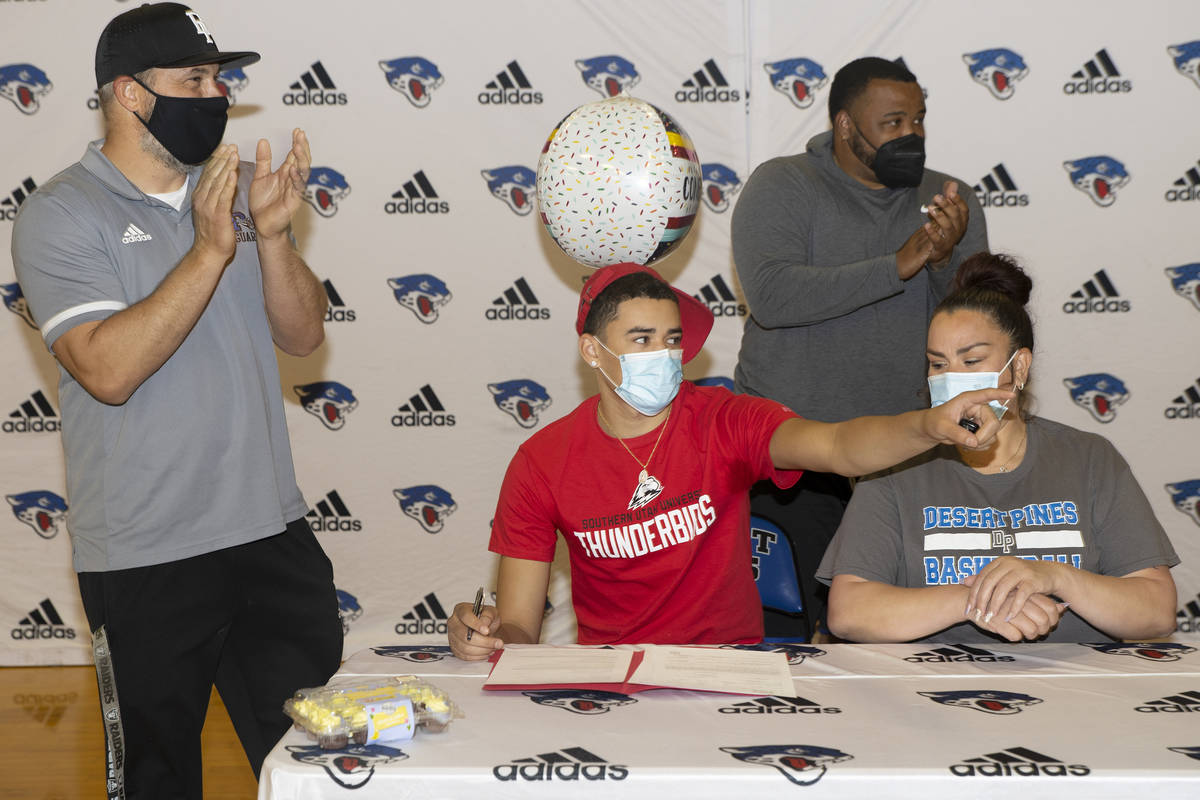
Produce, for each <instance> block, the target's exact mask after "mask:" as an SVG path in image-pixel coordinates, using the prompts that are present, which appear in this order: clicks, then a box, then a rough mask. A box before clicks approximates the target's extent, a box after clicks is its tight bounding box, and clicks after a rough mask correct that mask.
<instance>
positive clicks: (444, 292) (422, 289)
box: [388, 274, 454, 325]
mask: <svg viewBox="0 0 1200 800" xmlns="http://www.w3.org/2000/svg"><path fill="white" fill-rule="evenodd" d="M388 286H390V287H391V289H392V293H393V294H394V295H395V296H396V302H397V303H399V304H400V305H402V306H404V307H405V308H407V309H408V310H409V311H411V312H413V314H416V316H417V319H419V320H421V322H424V323H425V324H426V325H432V324H433V323H435V322H437V318H438V310H439V309H440V308H441V307H442V306H444V305H446V303H449V302H450V301H451V300H452V299H454V295H452V294H450V290H449V289H448V288H446V284H445V283H443V282H442V279H441V278H435V277H434V276H432V275H428V274H419V275H402V276H400V277H399V278H388Z"/></svg>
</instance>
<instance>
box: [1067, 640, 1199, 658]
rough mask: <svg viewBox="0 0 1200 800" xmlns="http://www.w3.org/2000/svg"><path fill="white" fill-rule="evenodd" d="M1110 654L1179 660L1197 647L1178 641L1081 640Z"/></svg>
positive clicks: (1087, 645)
mask: <svg viewBox="0 0 1200 800" xmlns="http://www.w3.org/2000/svg"><path fill="white" fill-rule="evenodd" d="M1080 644H1081V645H1083V646H1084V647H1091V648H1092V649H1094V650H1096V651H1097V652H1100V653H1104V654H1105V655H1108V656H1133V657H1135V658H1140V659H1143V660H1145V661H1178V660H1179V659H1180V658H1181V657H1182V656H1186V655H1187V654H1188V653H1194V652H1196V648H1194V647H1190V646H1188V645H1186V644H1179V643H1178V642H1102V643H1099V644H1093V643H1091V642H1080Z"/></svg>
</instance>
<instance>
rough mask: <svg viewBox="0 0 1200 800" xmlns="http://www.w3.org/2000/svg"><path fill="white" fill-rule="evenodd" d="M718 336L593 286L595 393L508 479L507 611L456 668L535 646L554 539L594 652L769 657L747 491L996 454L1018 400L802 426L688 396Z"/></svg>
mask: <svg viewBox="0 0 1200 800" xmlns="http://www.w3.org/2000/svg"><path fill="white" fill-rule="evenodd" d="M712 324H713V318H712V314H711V313H710V312H709V310H708V308H707V307H706V306H704V305H703V304H702V303H700V302H699V301H698V300H696V299H695V298H693V297H691V296H690V295H687V294H686V293H684V292H681V291H679V290H677V289H674V288H673V287H671V286H670V285H669V284H667V283H666V282H665V281H663V280H662V278H661V277H660V276H659V275H658V273H656V272H655V271H654V270H652V269H650V268H649V267H644V266H641V265H637V264H618V265H615V266H610V267H605V268H603V269H600V270H597V272H596V273H595V274H594V275H592V277H591V278H590V279H589V280H588V281H587V283H586V284H585V285H584V287H583V292H582V293H581V295H580V299H579V314H578V317H577V320H576V326H575V327H576V332H577V333H579V355H580V357H581V358H582V359H583V360H584V362H585V363H586V364H587V365H588V366H589V367H591V368H592V369H593V370H594V371H595V373H596V378H597V383H598V385H599V394H597V395H595V396H593V397H590V398H588V399H587V400H584V401H583V402H582V403H581V404H580V405H579V406H578V407H577V408H576V409H575V410H574V411H572V412H571V413H570V414H568V415H567V416H566V417H563V418H562V419H559V420H557V421H555V422H553V423H551V424H550V425H547V426H546V427H545V428H543V429H542V430H541V431H539V432H537V433H535V434H534V435H533V436H531V437H530V438H529V439H528V440H527V441H526V442H525V443H524V444H522V445H521V447H520V449H519V450H518V451H517V454H516V455H515V456H514V457H513V460H512V461H511V462H510V464H509V466H508V471H507V473H506V474H505V476H504V484H503V486H502V487H501V489H500V500H499V504H498V506H497V509H496V516H495V521H494V523H493V526H492V536H491V543H490V545H489V547H490V549H491V550H492V551H494V552H496V553H499V554H500V570H499V578H498V583H497V592H496V594H497V603H498V607H492V606H488V607H486V608H484V609H483V610H482V611H481V612H480V614H479V616H475V615H474V614H473V613H472V608H471V604H469V603H460V604H458V605H457V606H456V607H455V609H454V614H453V616H452V617H451V619H450V621H449V624H448V627H449V633H448V636H449V640H450V646H451V648H452V649H453V651H454V653H455V655H457V656H459V657H460V658H464V659H483V658H486V657H488V656H489V655H490V654H491V653H492V652H493V651H494V650H496V649H499V648H501V647H503V646H504V643H505V642H511V643H531V642H537V641H538V637H539V636H540V634H541V624H542V610H543V608H544V605H545V600H546V588H547V584H548V582H549V578H550V562H551V561H552V560H553V558H554V548H555V543H556V537H557V535H558V533H559V532H561V534H562V536H563V538H564V540H565V541H566V543H567V548H568V551H569V554H570V560H571V595H572V601H573V604H574V607H575V616H576V619H577V621H578V625H579V642H580V643H581V644H621V643H635V642H649V643H655V644H683V643H691V644H701V643H703V644H715V643H750V642H757V641H759V640H761V639H762V633H763V629H762V610H761V605H760V601H759V597H758V591H757V589H756V587H755V585H754V580H753V577H752V573H751V569H750V536H749V528H750V504H749V496H748V494H747V491H748V489H749V488H750V485H751V484H753V483H754V482H756V481H758V480H762V479H764V478H770V479H772V480H774V481H775V482H776V483H777V484H778V485H779V486H781V487H787V486H790V485H791V484H792V483H794V482H795V481H796V480H797V479H798V478H799V477H800V470H803V469H815V470H822V471H825V472H837V473H839V474H842V475H864V474H866V473H869V472H874V471H876V470H879V469H883V468H885V467H889V466H891V465H893V464H896V463H899V462H900V461H903V460H905V459H907V458H909V457H911V456H914V455H916V454H917V453H920V452H922V451H924V450H927V449H928V448H930V447H932V446H934V445H935V444H939V443H943V442H946V443H954V444H961V445H964V446H968V447H974V446H978V445H980V444H985V443H986V442H987V441H988V440H990V439H991V437H992V436H994V434H995V430H996V427H997V422H996V417H995V415H994V414H992V413H991V412H990V411H987V412H985V407H986V404H987V402H988V401H989V400H999V401H1002V402H1003V401H1005V400H1008V399H1010V398H1011V397H1012V395H1011V393H1010V392H1007V391H1002V390H999V389H985V390H980V391H977V392H970V393H966V394H963V395H959V396H958V397H956V398H955V399H953V400H951V401H949V402H947V403H945V404H943V405H941V406H939V407H938V408H934V409H926V410H922V411H912V412H909V413H907V414H901V415H899V416H896V417H860V418H858V419H853V420H849V421H847V422H841V423H821V422H814V421H812V420H805V419H801V418H799V417H797V416H796V415H795V414H794V413H792V412H791V411H790V410H788V409H787V408H786V407H784V406H781V405H780V404H778V403H776V402H774V401H771V400H766V399H764V398H758V397H751V396H747V395H735V394H733V393H731V392H729V391H728V390H726V389H723V388H720V387H698V386H695V385H693V384H691V383H689V382H687V381H683V380H682V364H683V363H684V362H686V361H689V360H690V359H691V358H692V357H693V356H695V355H696V354H697V353H698V352H699V351H700V348H701V347H702V346H703V345H704V340H705V339H706V338H707V337H708V333H709V331H710V330H711V329H712ZM964 417H970V418H973V419H975V420H976V421H977V422H979V424H980V428H979V431H978V432H977V433H976V434H972V433H970V432H968V431H967V430H966V429H964V428H963V427H960V426H959V424H958V422H959V420H960V419H963V418H964ZM468 637H469V638H468Z"/></svg>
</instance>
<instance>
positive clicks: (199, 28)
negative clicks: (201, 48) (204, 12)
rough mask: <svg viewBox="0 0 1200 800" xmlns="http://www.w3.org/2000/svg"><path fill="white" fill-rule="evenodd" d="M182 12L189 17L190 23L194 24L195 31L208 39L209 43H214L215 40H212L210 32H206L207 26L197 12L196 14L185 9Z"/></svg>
mask: <svg viewBox="0 0 1200 800" xmlns="http://www.w3.org/2000/svg"><path fill="white" fill-rule="evenodd" d="M183 13H184V14H186V15H187V18H188V19H190V20H191V21H192V24H193V25H195V26H196V33H198V34H200V35H201V36H203V37H204V38H205V39H206V40H208V43H209V44H216V42H214V41H213V38H212V34H211V33H209V32H208V27H207V26H205V24H204V20H202V19H200V15H199V14H197V13H196V12H195V11H185V12H183Z"/></svg>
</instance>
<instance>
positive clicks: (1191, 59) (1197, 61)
mask: <svg viewBox="0 0 1200 800" xmlns="http://www.w3.org/2000/svg"><path fill="white" fill-rule="evenodd" d="M1167 53H1168V54H1169V55H1170V56H1171V57H1172V58H1173V59H1175V69H1177V70H1179V74H1180V75H1182V76H1183V77H1185V78H1190V79H1191V80H1192V81H1193V82H1194V83H1195V84H1196V86H1198V87H1200V40H1197V41H1194V42H1184V43H1183V44H1173V45H1171V46H1170V47H1168V48H1167Z"/></svg>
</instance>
